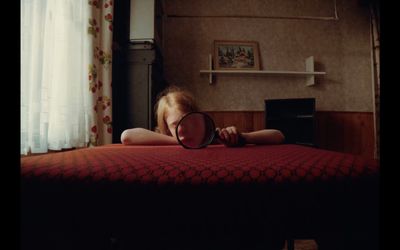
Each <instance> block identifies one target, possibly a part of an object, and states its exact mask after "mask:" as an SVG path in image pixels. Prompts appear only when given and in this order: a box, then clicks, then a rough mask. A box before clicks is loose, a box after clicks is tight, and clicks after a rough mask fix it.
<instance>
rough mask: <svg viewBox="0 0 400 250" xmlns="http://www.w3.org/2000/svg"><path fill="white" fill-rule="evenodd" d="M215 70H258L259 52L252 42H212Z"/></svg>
mask: <svg viewBox="0 0 400 250" xmlns="http://www.w3.org/2000/svg"><path fill="white" fill-rule="evenodd" d="M214 67H215V69H216V70H260V51H259V48H258V42H254V41H222V40H216V41H214Z"/></svg>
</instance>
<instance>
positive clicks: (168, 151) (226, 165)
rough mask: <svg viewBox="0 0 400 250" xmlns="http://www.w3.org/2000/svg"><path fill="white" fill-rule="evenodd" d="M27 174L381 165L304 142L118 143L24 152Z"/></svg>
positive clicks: (358, 169) (311, 170)
mask: <svg viewBox="0 0 400 250" xmlns="http://www.w3.org/2000/svg"><path fill="white" fill-rule="evenodd" d="M21 173H22V176H23V178H26V179H29V178H39V179H59V180H82V181H94V182H96V181H100V180H101V181H105V180H106V181H124V182H127V183H157V184H165V183H174V184H179V183H186V184H187V183H188V184H200V183H207V184H212V183H271V182H274V183H280V182H310V181H318V180H322V181H325V180H340V179H346V178H358V177H362V176H373V175H377V174H378V173H379V164H378V163H377V161H374V160H366V159H363V158H360V157H357V156H354V155H351V154H344V153H339V152H333V151H327V150H321V149H315V148H310V147H305V146H298V145H268V146H247V147H244V148H227V147H224V146H222V145H211V146H209V147H208V148H205V149H201V150H187V149H183V148H182V147H180V146H123V145H120V144H112V145H107V146H100V147H96V148H88V149H81V150H75V151H68V152H63V153H54V154H47V155H40V156H32V157H24V158H22V159H21Z"/></svg>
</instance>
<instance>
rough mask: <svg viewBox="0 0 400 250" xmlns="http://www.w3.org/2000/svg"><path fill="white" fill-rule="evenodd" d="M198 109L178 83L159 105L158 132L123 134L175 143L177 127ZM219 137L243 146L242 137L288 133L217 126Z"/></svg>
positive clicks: (269, 139)
mask: <svg viewBox="0 0 400 250" xmlns="http://www.w3.org/2000/svg"><path fill="white" fill-rule="evenodd" d="M192 111H198V108H197V105H196V103H195V101H194V98H193V96H192V95H191V94H190V93H189V92H187V91H184V90H181V89H179V88H178V87H174V86H173V87H169V88H167V89H166V90H164V91H163V92H162V93H161V94H160V96H159V98H158V101H157V103H156V105H155V113H156V119H157V125H158V127H157V128H156V132H153V131H151V130H148V129H144V128H132V129H127V130H125V131H124V132H122V134H121V142H122V143H123V144H125V145H174V144H178V141H177V139H176V134H175V127H176V125H177V124H178V122H179V120H180V119H181V117H183V116H184V115H185V114H186V113H188V112H192ZM217 131H218V134H219V139H218V140H219V141H220V142H221V143H223V144H224V145H226V146H228V147H235V146H242V143H241V142H242V141H243V140H239V137H242V138H243V139H244V141H245V142H246V143H247V144H280V143H283V141H284V138H285V137H284V136H283V134H282V133H281V132H280V131H279V130H275V129H263V130H258V131H253V132H249V133H240V132H239V131H238V129H237V128H236V127H235V126H229V127H226V128H222V129H219V128H217Z"/></svg>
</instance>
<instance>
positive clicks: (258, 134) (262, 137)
mask: <svg viewBox="0 0 400 250" xmlns="http://www.w3.org/2000/svg"><path fill="white" fill-rule="evenodd" d="M217 131H218V134H219V139H218V140H219V141H220V142H222V143H223V144H225V145H226V146H228V147H237V146H244V145H245V144H281V143H283V142H284V140H285V136H284V135H283V134H282V132H281V131H279V130H276V129H263V130H258V131H253V132H248V133H240V132H239V131H238V130H237V128H236V127H235V126H230V127H226V128H223V129H219V128H217Z"/></svg>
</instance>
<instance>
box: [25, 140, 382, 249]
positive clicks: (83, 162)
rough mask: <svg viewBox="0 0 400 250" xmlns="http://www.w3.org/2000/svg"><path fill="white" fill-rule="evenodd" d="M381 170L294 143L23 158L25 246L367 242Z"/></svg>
mask: <svg viewBox="0 0 400 250" xmlns="http://www.w3.org/2000/svg"><path fill="white" fill-rule="evenodd" d="M379 167H380V166H379V163H378V162H377V161H376V160H373V159H364V158H361V157H358V156H355V155H351V154H344V153H339V152H333V151H328V150H322V149H317V148H311V147H306V146H299V145H290V144H287V145H265V146H252V145H247V146H246V147H243V148H227V147H224V146H222V145H211V146H209V147H207V148H205V149H200V150H188V149H184V148H182V147H180V146H123V145H121V144H111V145H105V146H100V147H95V148H87V149H79V150H73V151H67V152H62V153H52V154H46V155H38V156H29V157H23V158H21V222H22V224H21V246H22V248H21V249H158V250H159V249H230V250H232V249H274V246H273V245H274V244H277V242H278V243H279V242H280V240H284V239H286V238H288V237H291V236H293V235H301V236H306V237H308V238H325V239H326V238H327V236H328V238H329V236H331V237H335V239H336V240H335V242H337V239H338V237H343V238H349V239H358V238H357V237H359V238H360V239H362V240H360V241H357V244H358V245H357V246H356V247H355V248H353V249H357V247H359V246H360V245H359V244H360V243H362V244H365V245H371V241H368V240H366V239H375V238H376V237H375V235H376V234H377V231H376V230H377V229H376V230H375V227H376V228H377V225H378V221H379V220H378V217H379V216H378V212H377V211H378V203H379V202H378V198H379V197H378V193H379V188H378V187H379V172H380V169H379ZM355 232H357V233H355ZM338 235H339V236H338ZM372 242H376V240H375V241H374V240H373V241H372ZM346 245H349V243H346ZM278 248H279V247H278ZM338 249H340V247H339V248H338ZM358 249H360V248H358ZM363 249H365V248H363ZM372 249H373V248H372Z"/></svg>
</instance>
